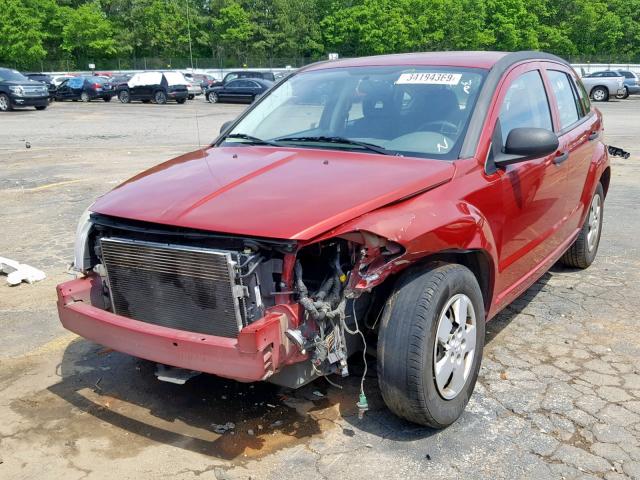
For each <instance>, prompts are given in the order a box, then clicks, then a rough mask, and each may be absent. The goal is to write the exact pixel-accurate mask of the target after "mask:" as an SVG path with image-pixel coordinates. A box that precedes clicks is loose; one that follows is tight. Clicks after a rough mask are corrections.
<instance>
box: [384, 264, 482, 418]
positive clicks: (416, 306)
mask: <svg viewBox="0 0 640 480" xmlns="http://www.w3.org/2000/svg"><path fill="white" fill-rule="evenodd" d="M460 296H466V298H467V300H469V303H468V305H470V306H471V307H472V308H473V312H474V313H475V327H476V328H475V330H473V332H474V333H475V337H473V338H474V339H475V349H474V352H473V356H472V358H471V359H469V364H468V367H466V368H464V369H463V371H466V372H467V373H466V374H465V376H463V378H464V380H463V382H462V383H460V385H461V387H460V389H459V392H458V393H457V394H455V396H453V397H452V398H450V399H446V398H445V396H443V395H442V393H441V392H440V390H439V387H438V386H437V384H436V380H435V373H436V372H435V362H434V355H442V352H443V350H438V347H437V346H436V343H435V342H436V339H437V330H438V327H439V324H440V318H441V316H442V315H443V314H444V312H445V310H444V308H445V307H446V306H447V305H448V303H449V302H450V301H451V300H453V299H454V298H458V297H460ZM449 311H450V310H449V309H448V308H447V309H446V312H449ZM465 311H467V312H468V310H465ZM465 318H470V316H465ZM466 322H467V320H465V323H466ZM484 324H485V315H484V303H483V300H482V293H481V291H480V287H479V286H478V282H477V280H476V278H475V277H474V275H473V273H471V271H470V270H469V269H468V268H466V267H464V266H462V265H457V264H447V263H433V264H431V265H428V266H426V267H423V268H422V269H420V270H410V271H408V272H406V273H405V274H404V275H403V276H402V277H401V279H400V280H399V282H398V284H397V285H396V287H395V290H394V292H393V293H392V295H391V296H390V297H389V299H388V301H387V304H386V306H385V309H384V313H383V316H382V323H381V325H380V331H379V333H378V355H377V356H378V381H379V384H380V391H381V393H382V397H383V398H384V401H385V403H386V404H387V406H388V407H389V409H390V410H391V411H393V412H394V413H395V414H396V415H398V416H400V417H403V418H405V419H407V420H409V421H411V422H414V423H418V424H420V425H426V426H430V427H433V428H444V427H446V426H448V425H450V424H452V423H453V422H455V421H456V420H457V419H458V418H459V417H460V415H462V413H463V411H464V409H465V407H466V405H467V403H468V402H469V398H470V397H471V394H472V392H473V388H474V386H475V383H476V379H477V378H478V370H479V368H480V362H481V360H482V350H483V346H484ZM453 325H455V323H454V324H453ZM465 328H466V327H465ZM452 333H453V331H452ZM454 337H456V335H453V336H451V337H450V338H454ZM450 353H453V357H454V360H455V357H456V354H455V350H452V351H449V352H448V353H447V354H450ZM463 355H464V358H463V359H462V361H464V359H465V358H467V357H466V354H464V353H463ZM435 358H436V359H437V356H436V357H435ZM449 358H450V357H449ZM457 358H458V359H460V356H459V355H458V356H457ZM441 359H442V358H441ZM452 379H453V376H452V377H451V378H450V379H449V380H448V382H451V381H452Z"/></svg>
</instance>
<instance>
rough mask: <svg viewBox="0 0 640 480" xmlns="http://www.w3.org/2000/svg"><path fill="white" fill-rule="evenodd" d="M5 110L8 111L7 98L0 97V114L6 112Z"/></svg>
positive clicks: (4, 96)
mask: <svg viewBox="0 0 640 480" xmlns="http://www.w3.org/2000/svg"><path fill="white" fill-rule="evenodd" d="M7 110H9V97H7V96H6V95H0V112H6V111H7Z"/></svg>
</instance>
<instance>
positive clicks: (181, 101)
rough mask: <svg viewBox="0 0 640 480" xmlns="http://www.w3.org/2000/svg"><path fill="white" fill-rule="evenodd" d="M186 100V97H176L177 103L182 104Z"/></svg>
mask: <svg viewBox="0 0 640 480" xmlns="http://www.w3.org/2000/svg"><path fill="white" fill-rule="evenodd" d="M186 101H187V99H186V98H176V102H178V103H179V104H181V105H182V104H183V103H185V102H186Z"/></svg>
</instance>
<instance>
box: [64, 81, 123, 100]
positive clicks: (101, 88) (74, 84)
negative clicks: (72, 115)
mask: <svg viewBox="0 0 640 480" xmlns="http://www.w3.org/2000/svg"><path fill="white" fill-rule="evenodd" d="M114 95H115V92H114V90H113V88H111V84H110V83H109V80H107V79H106V78H104V77H98V76H90V77H89V76H87V77H72V78H68V79H66V80H64V81H63V82H62V83H61V84H60V85H59V86H58V88H57V90H56V96H55V100H56V101H58V102H62V101H64V100H73V101H74V102H77V101H78V100H81V101H83V102H90V101H91V100H96V99H102V100H104V101H105V102H110V101H111V98H113V96H114Z"/></svg>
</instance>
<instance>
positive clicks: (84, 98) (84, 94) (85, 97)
mask: <svg viewBox="0 0 640 480" xmlns="http://www.w3.org/2000/svg"><path fill="white" fill-rule="evenodd" d="M80 100H82V101H83V102H84V103H87V102H88V101H90V100H91V98H89V94H88V93H87V92H82V93H81V94H80Z"/></svg>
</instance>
